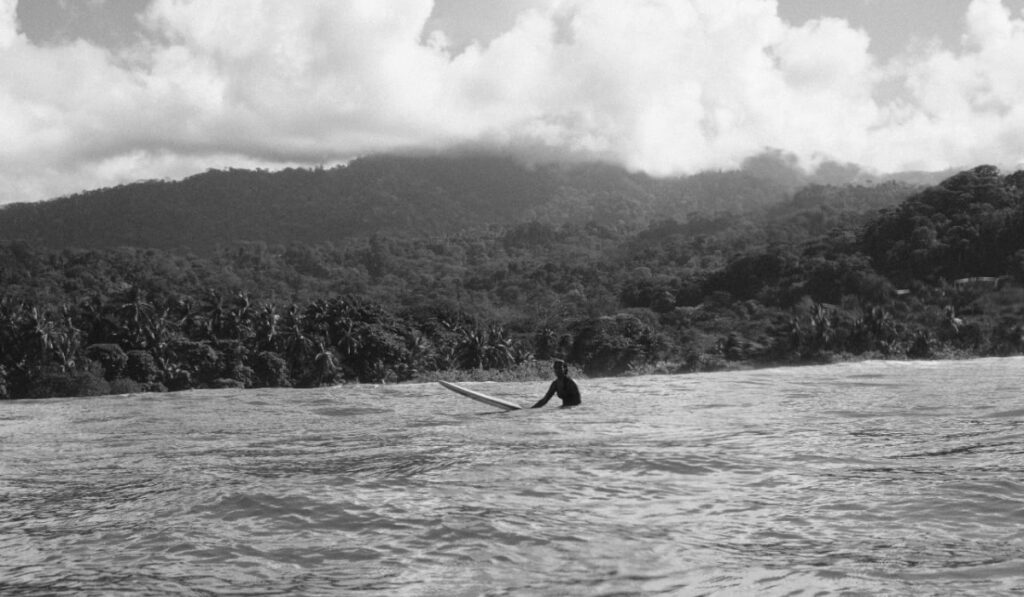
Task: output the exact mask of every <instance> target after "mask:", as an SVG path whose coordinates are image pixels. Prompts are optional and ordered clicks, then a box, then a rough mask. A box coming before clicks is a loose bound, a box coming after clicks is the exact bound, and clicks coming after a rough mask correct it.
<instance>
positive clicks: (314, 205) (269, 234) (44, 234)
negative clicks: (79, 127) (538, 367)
mask: <svg viewBox="0 0 1024 597" xmlns="http://www.w3.org/2000/svg"><path fill="white" fill-rule="evenodd" d="M942 176H944V173H943V174H935V175H930V174H926V173H920V174H913V173H911V174H904V175H899V176H892V177H887V178H888V179H889V180H902V181H903V182H904V183H908V184H921V183H933V182H937V181H938V180H940V179H941V178H942ZM875 182H877V181H875V180H873V179H872V178H871V177H869V176H868V175H866V174H865V173H863V172H862V171H860V170H859V169H858V168H856V167H855V166H843V165H838V164H825V165H823V166H822V167H820V168H819V169H818V170H817V171H816V172H815V173H813V174H807V173H805V172H803V171H802V170H801V169H800V168H799V167H798V166H797V165H796V163H795V160H789V159H787V157H786V156H784V155H782V154H778V153H766V154H763V155H762V156H759V157H757V158H752V159H750V160H747V162H746V163H745V165H744V167H743V169H741V170H737V171H727V172H705V173H700V174H696V175H691V176H682V177H672V178H653V177H650V176H647V175H645V174H637V173H631V172H629V171H627V170H625V169H624V168H621V167H619V166H613V165H608V164H599V163H583V164H528V163H526V162H524V161H522V160H520V159H517V158H514V157H511V156H508V155H497V154H484V153H446V154H436V155H378V156H371V157H365V158H360V159H357V160H354V161H352V162H350V163H349V164H348V165H345V166H338V167H334V168H328V169H323V168H319V169H286V170H281V171H274V172H271V171H267V170H240V169H230V170H208V171H206V172H204V173H202V174H197V175H194V176H191V177H188V178H186V179H184V180H180V181H160V180H152V181H141V182H135V183H132V184H125V185H121V186H117V187H111V188H104V189H98V190H92V191H86V192H82V193H79V194H76V195H72V196H68V197H63V198H59V199H55V200H51V201H47V202H42V203H22V204H12V205H8V206H5V207H4V208H2V209H0V240H23V241H29V242H32V243H33V244H36V245H38V246H41V247H47V248H53V249H60V248H69V247H79V248H108V247H117V246H134V247H143V248H159V249H186V250H192V251H195V252H199V253H202V252H207V251H209V250H212V249H213V248H215V247H216V246H218V245H225V244H230V243H233V242H238V241H260V242H267V243H271V244H277V243H293V242H294V243H305V244H318V243H325V242H337V241H342V240H345V239H350V238H358V237H365V236H370V235H372V234H378V233H384V234H392V235H416V236H423V235H444V234H452V233H457V232H460V231H466V230H473V229H481V228H486V227H493V226H510V225H515V224H518V223H523V222H530V221H545V222H548V223H551V224H556V225H557V224H562V223H566V222H594V223H598V224H601V225H609V226H627V227H633V226H646V225H647V224H649V223H651V222H652V221H657V220H663V219H675V220H679V221H685V220H686V219H688V218H689V217H691V216H692V215H694V214H705V215H706V214H712V213H714V214H726V213H733V214H746V213H751V212H755V211H757V210H762V209H765V208H769V207H771V206H775V205H778V204H781V203H782V202H784V201H786V200H788V199H790V198H791V197H792V195H793V193H794V192H795V191H796V190H797V189H799V188H801V187H803V186H805V185H808V184H832V185H843V184H865V185H870V184H873V183H875Z"/></svg>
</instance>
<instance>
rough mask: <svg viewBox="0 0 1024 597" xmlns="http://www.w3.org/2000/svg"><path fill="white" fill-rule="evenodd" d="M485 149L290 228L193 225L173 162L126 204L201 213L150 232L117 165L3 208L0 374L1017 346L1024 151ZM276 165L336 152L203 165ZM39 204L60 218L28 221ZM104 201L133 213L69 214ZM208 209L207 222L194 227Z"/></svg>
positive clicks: (801, 355) (381, 183)
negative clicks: (927, 165)
mask: <svg viewBox="0 0 1024 597" xmlns="http://www.w3.org/2000/svg"><path fill="white" fill-rule="evenodd" d="M488 163H489V162H488ZM503 163H504V162H503ZM360 167H362V166H360ZM489 167H493V168H497V169H498V171H499V172H498V173H497V174H493V176H492V175H485V174H481V173H479V172H478V173H477V174H478V175H479V176H478V177H477V179H476V182H467V181H463V182H462V183H460V184H463V185H464V186H463V187H460V188H452V187H446V186H445V184H450V181H451V180H456V179H460V177H459V176H457V173H449V174H444V173H443V172H442V174H444V175H443V176H442V174H438V173H437V172H436V169H431V168H427V167H426V166H424V167H423V168H422V171H416V169H415V168H413V170H414V172H413V174H412V175H410V176H408V177H404V176H398V175H397V174H395V169H394V168H384V169H383V170H378V171H376V174H374V175H370V174H367V175H366V177H367V178H366V180H367V181H369V182H364V183H362V184H363V188H364V190H365V188H373V189H378V190H379V189H381V188H385V187H387V186H388V185H390V186H391V187H392V191H391V192H390V195H389V197H390V198H388V197H383V196H381V197H378V199H381V201H380V202H369V203H366V202H364V203H359V201H369V199H367V198H366V195H365V194H360V193H362V191H360V193H352V194H350V195H347V196H346V197H347V198H345V199H344V200H342V201H341V203H342V204H343V208H340V209H337V210H335V211H331V210H327V211H330V213H329V214H328V215H324V216H323V217H322V218H320V219H319V220H317V219H316V218H312V216H311V215H310V214H315V213H317V209H320V211H324V210H326V209H327V208H323V207H321V208H314V209H311V211H310V212H309V214H307V217H310V218H311V219H310V220H309V225H308V226H305V225H304V224H303V223H302V222H301V221H300V219H299V218H298V216H297V215H296V213H298V212H301V211H302V210H303V209H305V208H301V207H296V208H295V211H294V212H287V210H286V209H285V208H284V207H281V208H280V209H281V212H280V213H272V214H261V215H260V216H259V218H263V220H261V221H262V222H263V223H262V224H260V225H261V226H265V231H266V236H267V239H256V240H254V238H255V236H253V237H252V238H247V237H248V236H249V235H256V232H254V231H256V230H257V228H258V227H254V226H255V224H253V221H254V220H253V218H250V217H249V216H248V215H247V216H246V217H241V216H239V217H238V218H237V219H239V220H242V221H240V222H236V223H235V225H234V228H232V227H231V226H230V225H228V224H227V223H224V222H223V221H222V220H219V219H218V220H216V221H214V220H210V221H208V222H206V224H205V228H204V227H203V226H199V224H198V223H196V222H197V221H196V220H193V219H191V218H194V217H195V214H196V213H197V211H199V212H201V211H202V209H201V208H199V207H198V206H199V205H200V204H202V203H203V202H204V201H206V199H205V197H206V196H205V195H203V196H197V198H195V199H193V200H192V201H186V200H185V199H181V198H180V197H184V196H187V194H188V193H185V194H183V195H180V196H178V195H176V197H179V198H177V199H174V200H173V201H172V200H170V199H167V197H169V196H170V195H168V193H170V191H169V190H167V189H164V191H160V190H159V188H158V187H161V186H168V185H171V184H172V183H139V185H141V186H139V187H138V188H133V189H131V192H130V193H129V194H131V195H132V198H129V199H127V200H125V201H128V204H131V203H132V202H135V201H140V199H137V198H136V196H145V195H146V193H145V191H146V189H149V188H150V187H149V186H147V185H152V189H151V190H153V193H154V195H155V196H156V197H157V198H158V199H159V201H158V202H157V203H159V205H162V206H163V208H162V209H167V210H177V211H178V212H180V213H182V214H188V215H187V217H185V220H187V221H189V222H193V223H196V224H195V225H196V226H199V227H198V228H190V226H191V224H190V225H185V224H182V223H181V222H182V220H180V219H179V220H175V219H174V216H173V215H168V214H169V213H170V212H168V213H163V212H161V214H162V215H159V216H158V217H159V218H163V219H161V220H160V222H162V223H163V224H162V225H163V228H164V229H166V231H164V232H159V231H158V230H156V229H155V228H153V226H155V224H152V223H147V224H145V225H142V224H140V225H139V227H135V228H133V227H132V224H130V221H131V218H135V217H138V218H145V217H148V216H145V213H146V211H145V209H141V208H140V209H139V212H138V213H137V214H135V215H132V213H131V209H128V208H125V207H124V205H125V204H124V203H119V201H121V200H118V201H115V200H114V199H111V197H112V196H120V195H124V194H125V193H127V192H128V191H126V190H125V189H121V188H119V189H113V190H111V193H112V194H110V195H103V196H99V195H97V196H95V197H85V196H82V197H75V198H66V199H64V200H60V201H55V202H50V203H51V204H48V205H43V206H38V207H34V206H29V207H26V206H13V209H11V208H7V209H4V210H0V223H2V222H7V226H8V227H7V228H3V225H0V229H2V230H7V232H5V233H4V238H6V239H7V240H5V241H3V242H0V288H2V295H0V374H2V376H0V397H4V398H31V397H46V396H86V395H97V394H106V393H127V392H137V391H163V390H181V389H187V388H202V387H225V386H234V387H267V386H316V385H322V384H335V383H342V382H365V383H370V382H373V383H376V382H381V381H387V382H400V381H407V380H422V379H431V378H433V377H436V376H438V375H442V374H443V375H453V376H458V375H482V376H495V375H501V374H502V372H508V371H516V370H530V369H531V367H532V364H533V363H537V362H540V361H544V360H546V359H550V358H552V357H555V356H558V357H562V358H566V359H567V360H569V361H570V362H571V363H573V364H574V365H575V366H577V367H578V368H580V369H581V370H582V371H583V372H584V373H585V374H587V375H591V376H597V375H622V374H629V373H636V372H671V373H677V372H693V371H710V370H716V369H722V368H728V367H739V366H759V365H777V364H803V363H818V362H828V361H831V360H835V359H845V358H866V357H872V358H908V357H910V358H937V357H959V356H974V355H1009V354H1019V353H1021V352H1022V351H1024V327H1022V325H1024V319H1022V317H1024V172H1016V173H1012V174H1005V175H1004V174H1003V173H1001V172H999V171H998V170H997V169H996V168H994V167H991V166H979V167H976V168H973V169H971V170H967V171H964V172H960V173H958V174H955V175H953V176H951V177H949V178H947V179H945V180H944V181H942V182H941V183H939V184H937V185H934V186H917V185H912V184H907V183H899V182H885V183H877V184H822V183H809V184H807V183H806V182H807V181H803V182H799V181H796V182H794V181H792V180H790V181H781V182H780V181H779V180H778V179H777V180H776V181H775V182H774V183H773V182H765V180H766V179H764V178H761V179H758V178H756V177H751V176H750V175H747V174H737V175H735V176H733V175H727V174H719V175H715V176H709V177H705V178H703V179H701V180H700V181H698V180H691V179H689V178H688V179H685V180H683V179H679V180H677V181H675V182H665V181H657V180H655V179H646V178H644V177H637V176H635V175H629V174H625V173H623V172H621V171H617V170H615V169H611V168H610V167H603V166H600V167H599V166H590V167H587V168H590V169H589V170H587V172H588V173H589V174H588V177H587V178H585V179H579V180H575V179H573V180H575V182H571V184H570V182H567V181H569V180H570V179H569V178H566V177H570V175H569V174H566V173H565V171H564V170H562V171H556V170H555V169H551V170H549V171H548V173H547V174H544V173H541V174H537V170H536V169H534V170H530V169H525V170H521V171H518V170H517V171H516V172H513V173H511V174H510V173H509V172H510V171H509V170H502V168H513V167H512V166H501V167H498V166H497V165H495V164H493V163H491V165H490V166H489ZM349 168H351V166H350V167H349ZM514 168H525V167H519V166H516V167H514ZM442 170H443V168H442ZM382 172H383V174H382ZM595 172H596V174H595ZM524 173H525V174H524ZM278 174H280V176H281V177H282V178H286V177H292V178H296V177H298V178H303V177H305V178H303V180H319V179H318V177H320V176H328V175H332V173H331V172H327V171H324V172H317V171H304V172H301V173H300V172H295V171H286V172H284V173H274V174H271V173H264V172H256V173H243V172H233V173H227V174H224V173H214V174H208V175H206V176H210V177H212V178H214V179H220V178H225V180H224V181H221V182H223V184H224V187H223V188H222V189H220V190H219V191H218V193H219V195H218V196H220V197H232V196H233V191H232V188H233V185H235V184H236V183H238V182H239V181H242V180H244V181H249V182H250V183H251V185H250V186H249V187H244V189H243V190H241V191H239V193H238V194H239V195H245V194H246V193H250V194H251V193H255V194H257V195H260V194H263V195H270V194H273V193H271V191H269V190H266V189H263V190H261V189H262V188H263V187H261V185H264V183H266V184H267V185H269V186H270V187H275V185H276V186H278V187H281V188H284V187H286V186H287V185H285V184H284V183H283V182H282V181H280V180H275V178H274V177H275V176H277V175H278ZM344 174H345V176H348V175H349V173H348V172H347V171H346V173H344ZM333 175H337V176H341V174H339V173H334V174H333ZM432 177H433V178H432ZM446 177H447V178H446ZM494 177H496V178H497V180H496V181H495V179H494ZM531 177H535V178H531ZM570 178H571V177H570ZM691 178H692V177H691ZM460 180H461V179H460ZM552 180H555V182H551V181H552ZM580 180H585V181H588V182H586V184H584V183H582V182H580ZM267 181H271V182H267ZM430 181H433V184H434V186H430V184H428V183H429V182H430ZM439 181H440V182H439ZM445 181H448V182H445ZM442 182H443V183H444V184H442ZM180 184H183V185H185V186H186V187H188V188H191V189H192V191H189V192H193V191H195V189H194V185H195V184H197V183H196V181H194V180H191V181H190V180H186V181H182V183H180ZM324 184H325V185H326V186H325V188H331V187H330V185H328V184H327V183H326V182H325V183H324ZM702 184H703V185H706V186H710V187H711V190H707V189H705V190H704V191H701V193H704V194H701V193H697V192H696V191H693V189H696V188H698V187H700V185H702ZM189 185H193V187H189ZM546 185H548V186H546ZM673 185H675V186H673ZM130 186H131V185H130ZM668 187H672V188H671V190H668V191H666V190H664V189H665V188H668ZM168 188H170V187H169V186H168ZM683 188H686V189H690V190H689V191H686V193H689V195H687V194H686V193H683V194H681V195H680V189H683ZM245 189H248V190H245ZM659 189H660V190H659ZM766 189H767V190H766ZM162 193H163V194H162ZM410 193H415V197H416V199H415V202H414V203H415V206H416V207H415V208H414V209H413V208H410V209H411V210H412V211H410V212H408V213H407V212H406V211H403V210H404V209H405V208H404V207H401V206H405V205H407V204H408V203H409V202H410V201H411V200H410V198H409V194H410ZM491 193H497V194H498V195H499V196H498V197H497V198H495V197H493V196H492V195H491ZM119 194H120V195H119ZM170 194H173V193H170ZM716 194H721V195H722V196H721V199H720V200H719V201H712V199H713V198H714V197H715V196H716ZM310 196H311V197H312V196H313V195H310ZM673 197H675V200H673V199H672V198H673ZM687 197H690V198H692V199H693V201H697V203H694V202H693V201H690V200H689V199H687ZM700 197H704V199H700V200H699V201H698V198H700ZM122 199H123V198H122ZM165 199H166V200H167V202H166V203H164V202H162V201H164V200H165ZM62 201H63V203H61V202H62ZM92 201H96V202H98V203H97V205H99V207H96V210H95V212H93V211H90V210H91V208H90V205H91V202H92ZM154 201H156V200H154ZM294 201H295V203H296V204H301V203H302V201H301V199H295V200H294ZM310 201H312V202H314V203H315V202H316V201H321V199H315V200H314V199H310ZM389 201H390V202H391V203H390V204H391V205H392V207H391V208H388V209H392V210H397V211H393V212H387V213H385V212H381V211H379V210H383V209H385V208H386V206H387V205H389ZM701 201H706V204H701V203H700V202H701ZM104 202H107V203H104ZM175 202H177V203H175ZM474 202H475V203H474ZM216 203H217V202H216V201H206V204H207V205H214V204H216ZM496 204H500V205H502V206H503V207H502V208H501V209H503V210H504V211H497V212H493V211H492V212H489V211H488V210H491V209H492V208H494V205H496ZM698 204H699V205H698ZM54 205H57V206H60V205H63V206H65V207H67V211H60V210H58V209H57V207H54ZM118 205H121V207H120V208H118V207H117V206H118ZM217 205H220V204H217ZM261 205H263V206H264V207H267V205H269V204H261ZM282 205H286V204H285V203H282ZM104 206H106V207H104ZM474 206H475V207H474ZM222 207H223V206H221V207H217V208H216V209H221V208H222ZM209 209H214V208H213V207H210V208H209ZM235 209H236V212H237V213H238V214H242V213H245V212H246V208H245V205H243V204H239V205H238V206H236V208H235ZM332 209H333V208H332ZM32 210H35V211H34V212H32V213H35V212H38V213H42V214H48V215H47V216H46V217H51V218H54V221H57V220H58V219H59V221H61V222H64V223H65V224H66V225H67V226H70V227H75V226H76V225H77V226H78V228H79V229H78V231H77V232H76V233H75V234H72V235H70V236H67V237H64V240H63V241H61V238H60V237H57V236H54V237H52V238H51V237H48V236H46V235H43V234H41V233H38V230H39V228H38V227H35V226H36V225H35V224H32V221H33V220H32V217H36V216H31V217H29V215H26V214H28V213H29V212H30V211H32ZM48 210H50V211H48ZM374 210H378V211H374ZM452 210H454V211H452ZM119 211H120V212H125V213H120V214H118V213H117V212H119ZM229 211H230V210H229ZM249 211H252V210H249ZM567 212H568V213H567ZM126 213H127V215H126ZM396 213H402V214H403V218H404V219H401V220H400V221H396V219H395V218H396V217H397V216H396ZM410 213H411V214H412V215H410ZM448 213H454V214H455V215H454V216H453V219H454V220H455V223H454V224H453V223H452V222H448V221H447V220H445V218H444V217H443V216H444V214H448ZM11 214H14V215H13V216H12V215H11ZM95 214H100V216H95ZM431 214H433V215H431ZM488 214H490V215H488ZM115 216H117V217H115ZM39 217H43V216H39ZM103 217H109V218H111V220H112V221H115V222H117V223H116V225H112V227H113V228H128V229H123V230H115V231H112V230H110V229H109V228H110V227H101V229H100V230H99V231H98V232H96V231H95V230H94V232H95V234H93V235H92V236H90V235H89V234H87V232H88V230H86V229H94V228H96V227H97V226H99V224H98V222H101V221H102V219H103ZM118 217H120V219H118ZM207 217H208V218H213V217H214V214H213V212H210V213H208V214H207ZM5 218H7V219H5ZM97 218H98V219H97ZM125 218H128V220H125ZM10 222H21V223H22V224H23V225H25V226H26V228H25V230H28V231H30V232H29V233H27V234H25V235H24V236H25V237H26V238H21V239H18V240H16V238H17V235H16V234H15V233H13V232H11V230H14V229H16V227H15V226H14V225H13V224H10ZM126 222H129V223H126ZM65 224H62V225H65ZM147 226H148V228H147ZM218 226H219V227H220V228H221V230H222V232H223V234H222V235H221V236H220V237H219V238H220V241H219V242H214V241H213V238H214V237H213V236H209V237H208V236H204V235H208V234H210V233H211V232H210V231H215V230H216V229H217V228H218ZM151 229H152V230H151ZM140 230H141V231H143V232H145V234H150V232H146V231H151V232H152V234H153V236H152V237H146V236H145V234H143V233H142V232H140ZM204 230H205V232H204ZM310 230H312V231H313V232H310ZM332 230H334V232H335V233H334V235H333V236H331V237H330V238H326V237H324V236H323V235H330V234H331V231H332ZM240 231H242V232H240ZM289 231H291V232H289ZM300 232H301V234H300ZM343 232H344V233H343ZM289 234H291V235H293V236H292V237H289V236H288V235H289ZM132 235H135V236H134V237H133V236H132ZM139 235H142V236H139ZM190 235H191V238H195V239H201V240H199V241H197V243H196V245H195V246H194V247H192V246H191V245H189V244H188V242H187V239H188V238H190ZM300 236H301V240H300ZM89 238H91V239H93V240H92V241H88V242H87V241H86V240H82V239H89ZM132 238H136V240H132ZM139 238H141V239H143V240H138V239H139ZM146 238H148V241H147V242H143V241H144V240H146ZM97 239H99V240H97ZM182 239H185V240H182ZM268 239H269V240H268ZM127 241H131V242H127ZM120 245H133V246H120ZM481 372H483V373H481Z"/></svg>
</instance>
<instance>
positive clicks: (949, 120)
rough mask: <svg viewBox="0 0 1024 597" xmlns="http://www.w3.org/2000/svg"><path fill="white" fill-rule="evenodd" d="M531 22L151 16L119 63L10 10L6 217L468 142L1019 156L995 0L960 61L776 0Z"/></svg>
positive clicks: (929, 164) (3, 159) (635, 157)
mask: <svg viewBox="0 0 1024 597" xmlns="http://www.w3.org/2000/svg"><path fill="white" fill-rule="evenodd" d="M521 6H522V11H521V12H520V13H519V14H518V16H517V17H516V18H515V20H514V21H512V22H511V23H510V24H509V25H508V26H507V28H505V30H504V31H502V32H500V33H499V34H498V35H496V36H494V37H493V38H488V39H484V40H478V41H472V42H469V43H468V45H466V43H458V44H452V42H450V41H449V40H450V39H451V37H450V36H449V35H448V34H447V32H445V31H443V30H434V29H431V25H430V24H431V23H433V24H440V25H442V26H443V24H444V22H446V21H445V20H444V19H442V20H432V15H433V13H434V6H433V3H432V2H431V1H430V0H389V1H388V2H379V1H378V0H352V1H350V2H327V1H314V0H309V1H296V2H287V3H285V2H275V1H271V0H219V1H218V2H203V1H199V0H153V1H152V2H151V3H150V5H149V7H148V9H147V10H146V11H145V13H144V14H142V16H141V17H140V18H141V25H142V30H143V31H144V33H145V35H144V36H143V37H142V38H141V39H140V41H138V43H136V44H134V45H130V46H126V47H123V48H122V47H119V48H117V49H109V48H102V47H97V46H95V45H92V44H89V43H86V42H84V41H75V42H69V43H67V44H64V45H48V46H37V45H34V44H33V43H31V42H30V40H29V39H28V38H26V37H25V36H24V35H22V34H21V33H20V32H19V30H18V26H17V22H16V19H15V17H16V11H15V8H16V2H15V1H14V0H0V134H2V135H3V137H4V139H5V143H4V144H3V147H0V185H2V188H4V189H7V194H6V195H0V202H8V201H14V200H37V199H43V198H48V197H52V196H56V195H59V194H64V193H69V192H75V191H78V190H83V189H86V188H93V187H96V186H103V185H111V184H118V183H121V182H126V181H130V180H135V179H139V178H165V177H167V178H175V177H180V176H184V175H187V174H189V173H192V172H196V171H202V170H204V169H206V168H209V167H223V166H238V167H256V166H260V167H278V166H286V165H313V164H319V163H324V162H328V163H329V162H334V161H343V160H346V159H350V158H351V157H354V156H358V155H361V154H364V153H368V152H376V151H388V150H400V149H422V148H428V149H436V148H444V147H449V146H460V147H465V146H467V145H468V146H472V145H475V144H479V145H486V146H489V147H502V148H507V149H510V150H513V151H518V152H521V153H524V154H530V153H536V154H543V155H544V156H546V157H552V156H565V157H567V158H574V159H587V158H594V159H604V160H610V161H615V162H617V163H621V164H624V165H626V166H628V167H630V168H633V169H638V170H643V171H646V172H649V173H651V174H656V175H657V174H676V173H687V172H695V171H698V170H701V169H707V168H729V167H737V166H739V165H740V164H742V163H743V161H744V160H745V159H747V158H749V157H750V156H753V155H757V154H759V153H761V152H763V151H764V150H766V149H769V148H771V149H779V150H782V151H784V152H788V153H791V154H792V155H794V156H796V157H797V159H799V160H800V162H801V163H802V164H804V165H805V166H813V165H815V164H817V163H819V162H821V161H824V160H836V161H839V162H851V163H857V164H860V165H862V166H864V167H867V168H874V169H878V170H885V171H895V170H900V169H906V168H915V169H920V168H931V169H941V168H946V167H951V166H961V165H974V164H976V163H980V162H987V163H997V164H1009V165H1013V164H1016V163H1017V162H1018V161H1019V160H1021V158H1024V132H1022V131H1024V126H1022V125H1024V108H1022V107H1020V105H1019V102H1018V101H1017V99H1018V98H1020V97H1024V20H1022V19H1021V18H1020V17H1015V16H1014V15H1012V14H1010V13H1009V11H1008V10H1007V9H1006V8H1005V7H1004V6H1003V4H1002V3H1001V2H1000V1H999V0H973V1H972V2H971V3H970V5H969V7H968V9H967V12H966V19H967V26H968V29H967V31H966V33H965V38H964V42H963V44H962V45H961V46H959V47H955V48H942V47H939V46H930V47H926V48H924V49H921V48H918V49H917V50H913V51H908V52H907V53H906V54H904V55H902V56H900V57H898V59H896V60H893V61H888V62H886V63H884V64H882V63H879V61H878V60H877V59H876V58H875V57H874V56H872V54H871V53H870V51H869V44H870V38H869V37H868V34H867V33H866V32H864V31H862V30H858V29H855V28H853V27H851V26H850V25H849V24H848V23H847V22H846V21H843V20H839V19H820V20H814V21H809V22H807V23H806V24H803V25H801V26H793V25H791V24H789V23H787V22H785V21H783V20H782V19H780V18H779V16H778V11H777V6H776V4H775V2H773V1H771V0H687V1H683V0H632V1H629V2H611V1H609V2H601V1H597V2H595V1H585V0H533V1H531V2H522V3H521ZM449 17H450V15H449ZM448 22H450V19H449V20H448ZM460 36H461V37H463V38H464V37H465V32H462V33H460ZM883 88H886V89H893V88H895V89H897V90H898V93H897V94H896V95H895V96H894V97H885V98H884V99H881V98H883V96H885V94H882V93H880V90H881V89H883Z"/></svg>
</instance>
